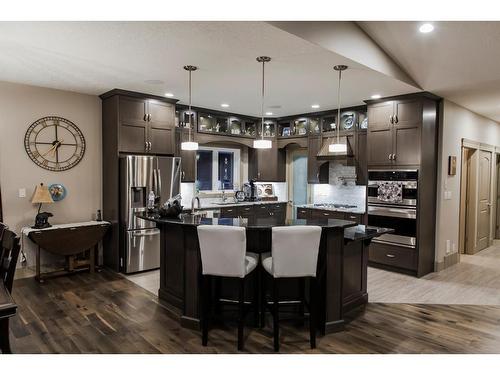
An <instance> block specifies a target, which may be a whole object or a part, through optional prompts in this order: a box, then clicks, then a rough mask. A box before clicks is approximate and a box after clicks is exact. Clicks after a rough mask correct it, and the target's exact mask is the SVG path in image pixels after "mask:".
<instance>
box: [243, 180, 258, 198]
mask: <svg viewBox="0 0 500 375" xmlns="http://www.w3.org/2000/svg"><path fill="white" fill-rule="evenodd" d="M243 192H244V193H245V200H246V201H250V202H254V201H256V200H257V186H256V185H255V180H250V181H249V182H246V183H244V184H243Z"/></svg>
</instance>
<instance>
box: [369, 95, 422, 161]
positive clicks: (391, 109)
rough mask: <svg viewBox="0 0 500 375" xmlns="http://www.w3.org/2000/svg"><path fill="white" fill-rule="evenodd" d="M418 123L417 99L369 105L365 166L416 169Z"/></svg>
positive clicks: (419, 115)
mask: <svg viewBox="0 0 500 375" xmlns="http://www.w3.org/2000/svg"><path fill="white" fill-rule="evenodd" d="M422 121H423V105H422V99H421V98H411V99H402V100H389V101H385V102H381V103H375V104H371V105H369V106H368V124H369V125H368V166H372V167H378V166H391V167H393V166H397V167H399V166H417V165H418V164H419V163H420V149H421V134H420V133H421V127H422Z"/></svg>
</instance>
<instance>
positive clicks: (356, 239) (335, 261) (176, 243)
mask: <svg viewBox="0 0 500 375" xmlns="http://www.w3.org/2000/svg"><path fill="white" fill-rule="evenodd" d="M140 217H141V218H143V219H146V220H151V221H154V222H156V224H157V227H158V228H159V229H160V232H161V239H160V241H161V254H160V289H159V291H158V297H159V300H160V302H161V303H162V305H164V306H165V307H166V308H167V309H168V310H169V311H170V312H172V314H173V315H174V316H175V317H176V318H178V319H179V321H180V323H181V325H182V326H184V327H188V328H192V329H199V327H200V313H201V298H200V276H201V259H200V251H199V244H198V234H197V229H196V228H197V226H198V225H229V226H238V227H245V228H246V233H247V251H251V252H255V253H264V252H269V251H271V229H272V228H273V227H276V226H294V225H317V226H320V227H321V228H322V234H321V243H320V251H319V257H318V272H317V277H318V285H319V296H320V297H319V299H320V304H319V314H318V322H317V327H318V328H319V330H320V332H321V333H322V334H328V333H330V332H336V331H341V330H343V329H344V314H345V313H347V312H348V311H350V310H352V309H354V308H357V307H359V306H362V305H365V304H366V303H367V302H368V294H367V292H366V278H367V267H368V247H369V244H370V241H371V239H372V238H374V237H378V236H380V235H381V234H384V233H389V232H391V231H392V229H387V228H374V227H368V226H364V225H357V224H356V223H354V222H352V221H346V220H337V219H320V220H317V219H316V220H303V219H293V220H290V219H287V220H279V219H278V218H276V217H266V218H255V219H244V218H235V219H231V218H207V217H203V216H199V215H187V214H182V215H180V216H179V218H162V217H160V216H158V215H146V216H144V215H142V216H140ZM305 250H307V249H305ZM229 284H230V283H226V282H225V283H224V286H223V288H222V289H221V290H218V291H217V293H218V296H219V297H220V298H224V299H232V298H234V299H236V298H235V296H233V294H234V291H235V290H237V288H235V287H232V286H231V285H229ZM285 284H286V287H284V288H282V289H283V290H282V291H281V290H280V298H283V299H285V300H297V299H298V298H299V287H298V285H299V284H298V280H292V279H290V280H286V281H285ZM252 288H253V283H249V285H248V290H249V292H248V294H247V295H248V296H252V295H254V294H253V291H250V290H251V289H252ZM280 289H281V288H280ZM281 294H282V295H281Z"/></svg>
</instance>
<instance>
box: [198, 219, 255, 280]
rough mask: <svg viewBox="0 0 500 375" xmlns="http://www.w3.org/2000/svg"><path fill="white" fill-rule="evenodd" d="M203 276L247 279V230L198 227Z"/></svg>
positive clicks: (209, 226)
mask: <svg viewBox="0 0 500 375" xmlns="http://www.w3.org/2000/svg"><path fill="white" fill-rule="evenodd" d="M198 240H199V243H200V253H201V265H202V273H203V275H213V276H227V277H245V254H246V248H247V238H246V232H245V228H243V227H230V226H222V225H220V226H218V225H200V226H198Z"/></svg>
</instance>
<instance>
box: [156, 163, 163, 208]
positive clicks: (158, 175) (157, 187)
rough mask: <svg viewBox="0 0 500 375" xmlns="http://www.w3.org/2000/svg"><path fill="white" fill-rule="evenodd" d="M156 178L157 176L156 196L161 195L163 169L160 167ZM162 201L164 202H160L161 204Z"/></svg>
mask: <svg viewBox="0 0 500 375" xmlns="http://www.w3.org/2000/svg"><path fill="white" fill-rule="evenodd" d="M156 178H157V182H158V183H157V185H156V189H158V191H157V193H156V196H157V197H161V170H160V169H159V168H158V169H157V170H156ZM161 203H162V202H160V204H161Z"/></svg>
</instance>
